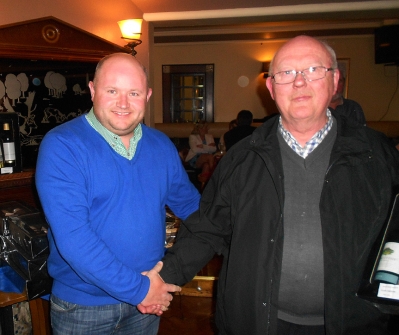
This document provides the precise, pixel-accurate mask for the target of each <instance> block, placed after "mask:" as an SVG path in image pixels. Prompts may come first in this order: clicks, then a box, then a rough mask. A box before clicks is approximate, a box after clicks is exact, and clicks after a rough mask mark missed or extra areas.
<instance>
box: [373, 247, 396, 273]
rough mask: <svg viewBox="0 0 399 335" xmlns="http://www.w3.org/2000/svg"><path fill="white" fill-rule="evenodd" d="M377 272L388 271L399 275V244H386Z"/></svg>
mask: <svg viewBox="0 0 399 335" xmlns="http://www.w3.org/2000/svg"><path fill="white" fill-rule="evenodd" d="M377 271H387V272H391V273H395V274H398V275H399V243H396V242H387V243H385V246H384V250H383V251H382V256H381V259H380V262H379V264H378V268H377Z"/></svg>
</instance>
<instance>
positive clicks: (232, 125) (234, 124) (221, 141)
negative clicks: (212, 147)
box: [219, 119, 237, 154]
mask: <svg viewBox="0 0 399 335" xmlns="http://www.w3.org/2000/svg"><path fill="white" fill-rule="evenodd" d="M235 127H237V119H234V120H231V121H230V122H229V130H232V129H233V128H235ZM219 150H220V152H221V153H222V154H224V153H225V152H226V145H225V141H224V134H223V135H222V137H221V138H220V139H219Z"/></svg>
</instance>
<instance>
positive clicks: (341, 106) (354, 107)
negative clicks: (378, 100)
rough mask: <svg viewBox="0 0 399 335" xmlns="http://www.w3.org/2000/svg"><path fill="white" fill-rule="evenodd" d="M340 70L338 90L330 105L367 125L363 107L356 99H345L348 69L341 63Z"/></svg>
mask: <svg viewBox="0 0 399 335" xmlns="http://www.w3.org/2000/svg"><path fill="white" fill-rule="evenodd" d="M338 70H339V81H338V87H337V91H336V92H335V94H334V95H333V97H332V98H331V102H330V104H329V105H328V107H330V108H332V109H334V110H336V111H337V112H339V113H341V114H342V115H345V116H346V117H347V118H348V119H352V120H354V121H356V122H357V123H360V124H362V125H364V126H365V125H366V118H365V117H364V112H363V109H362V107H361V106H360V105H359V104H358V103H357V102H356V101H353V100H350V99H345V98H344V96H343V92H344V88H345V82H346V70H345V68H344V67H343V66H342V65H341V64H338Z"/></svg>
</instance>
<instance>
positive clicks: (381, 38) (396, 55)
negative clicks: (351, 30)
mask: <svg viewBox="0 0 399 335" xmlns="http://www.w3.org/2000/svg"><path fill="white" fill-rule="evenodd" d="M374 50H375V64H396V65H399V25H392V26H384V27H380V28H376V29H375V32H374Z"/></svg>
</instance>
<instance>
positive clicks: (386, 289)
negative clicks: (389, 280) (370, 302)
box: [377, 283, 399, 300]
mask: <svg viewBox="0 0 399 335" xmlns="http://www.w3.org/2000/svg"><path fill="white" fill-rule="evenodd" d="M377 297H380V298H388V299H394V300H399V285H392V284H383V283H381V284H380V286H379V288H378V293H377Z"/></svg>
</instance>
